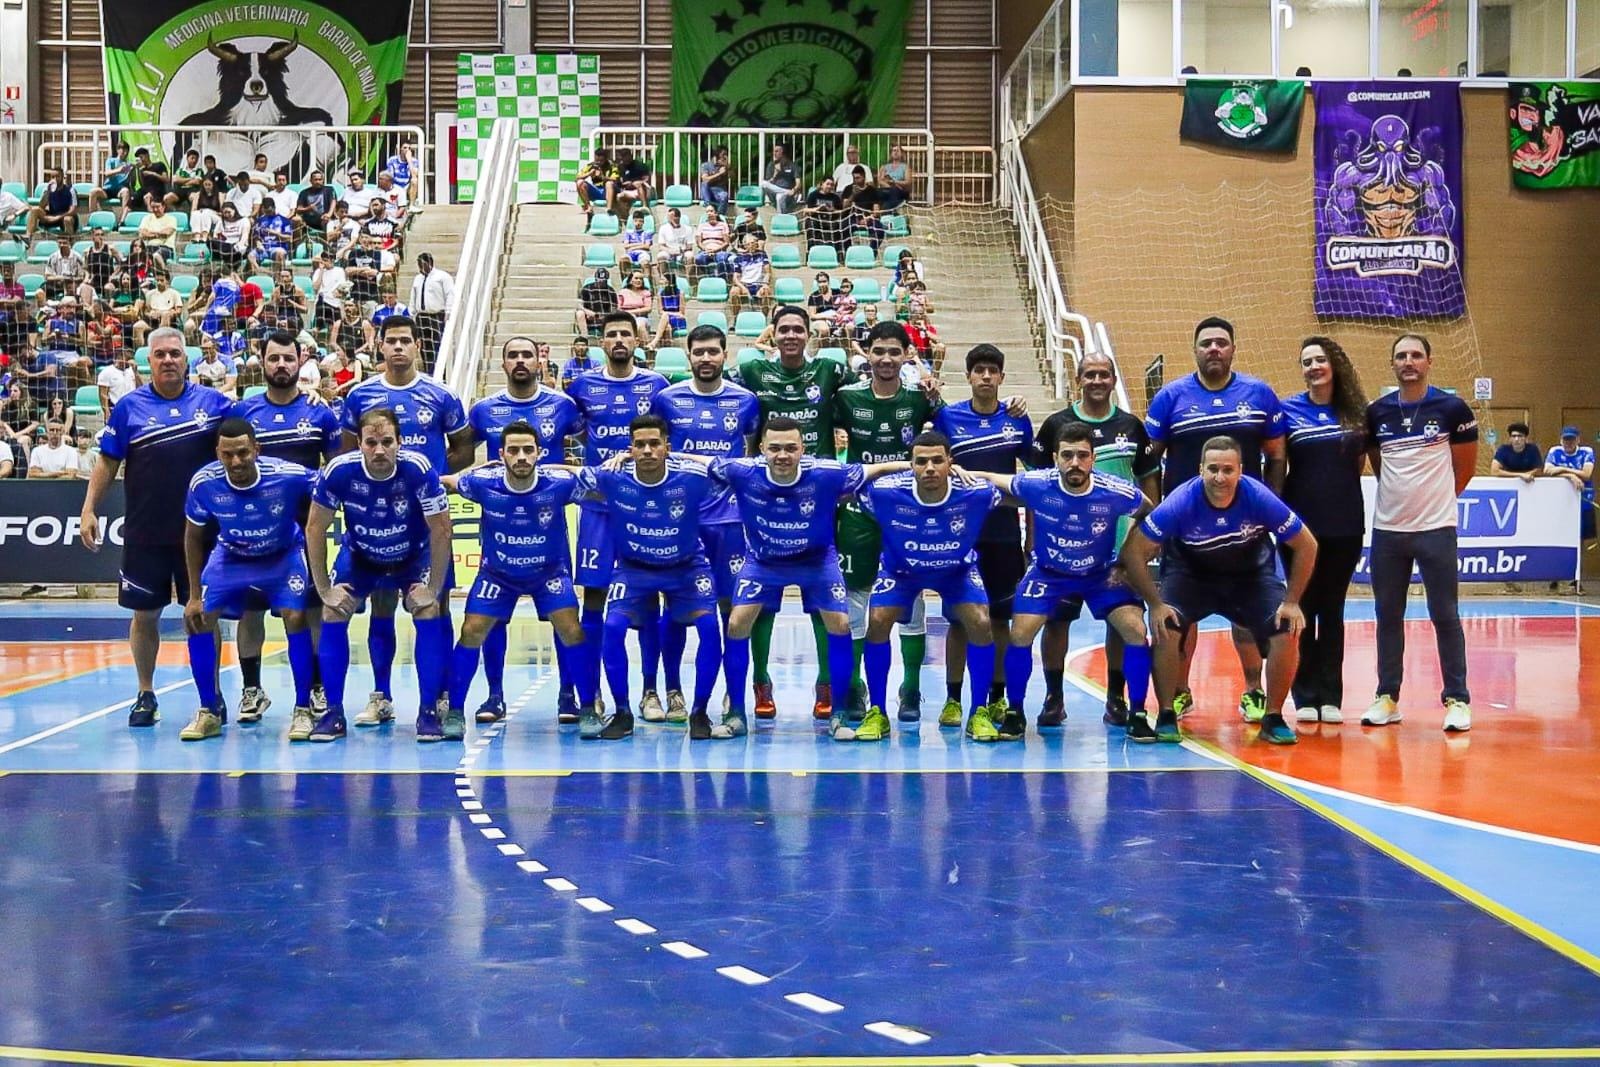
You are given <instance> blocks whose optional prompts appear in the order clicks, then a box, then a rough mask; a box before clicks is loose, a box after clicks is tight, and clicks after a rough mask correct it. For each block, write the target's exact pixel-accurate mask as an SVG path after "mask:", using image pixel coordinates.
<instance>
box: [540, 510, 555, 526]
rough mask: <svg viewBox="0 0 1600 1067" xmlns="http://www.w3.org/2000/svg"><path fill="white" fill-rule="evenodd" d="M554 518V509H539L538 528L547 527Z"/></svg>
mask: <svg viewBox="0 0 1600 1067" xmlns="http://www.w3.org/2000/svg"><path fill="white" fill-rule="evenodd" d="M555 518H556V509H555V508H540V509H539V525H540V526H549V525H550V524H551V523H552V522H554V521H555Z"/></svg>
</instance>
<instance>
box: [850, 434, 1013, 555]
mask: <svg viewBox="0 0 1600 1067" xmlns="http://www.w3.org/2000/svg"><path fill="white" fill-rule="evenodd" d="M1023 440H1024V441H1030V440H1031V438H1027V437H1025V438H1023ZM999 503H1000V491H999V490H998V489H996V488H995V487H994V486H992V485H990V484H989V483H988V482H980V483H978V484H977V485H962V484H961V483H960V482H957V481H955V480H954V479H952V480H951V482H950V491H949V492H948V493H946V494H945V497H944V499H943V500H940V501H938V502H936V503H932V504H929V503H925V502H924V501H923V500H922V498H921V497H919V496H918V495H917V482H916V476H915V475H914V474H912V473H911V472H910V471H904V472H902V473H900V474H891V475H889V476H888V477H887V478H879V479H878V480H877V481H875V482H873V483H872V484H871V485H869V486H867V487H866V488H865V489H863V490H862V491H861V504H862V506H863V507H864V508H866V510H867V513H868V514H869V515H871V516H872V517H873V518H875V519H877V520H878V529H879V530H880V531H881V532H882V534H883V570H884V572H885V573H888V574H911V573H914V572H922V571H930V570H948V569H950V568H952V567H961V566H964V565H966V564H970V563H973V562H975V561H976V560H977V558H978V554H977V553H976V552H975V551H974V550H973V549H974V546H976V545H977V543H978V533H979V531H981V530H982V529H983V524H984V521H985V520H986V519H988V517H989V513H990V512H991V511H993V510H994V508H995V506H996V505H998V504H999Z"/></svg>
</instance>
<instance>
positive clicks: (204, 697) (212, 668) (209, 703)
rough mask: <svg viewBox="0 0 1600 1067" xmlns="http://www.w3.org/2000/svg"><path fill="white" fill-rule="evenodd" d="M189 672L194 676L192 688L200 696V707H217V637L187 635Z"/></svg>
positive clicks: (211, 635)
mask: <svg viewBox="0 0 1600 1067" xmlns="http://www.w3.org/2000/svg"><path fill="white" fill-rule="evenodd" d="M189 670H190V671H191V672H193V674H194V687H195V690H196V691H197V692H198V693H199V694H200V706H201V707H202V708H207V709H213V708H215V707H216V706H217V635H216V634H214V633H203V634H190V635H189Z"/></svg>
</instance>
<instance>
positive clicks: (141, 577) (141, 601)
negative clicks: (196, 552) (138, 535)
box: [117, 544, 189, 611]
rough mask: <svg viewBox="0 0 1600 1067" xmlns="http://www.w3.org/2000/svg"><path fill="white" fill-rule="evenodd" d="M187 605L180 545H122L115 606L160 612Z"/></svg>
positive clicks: (186, 575) (185, 571)
mask: <svg viewBox="0 0 1600 1067" xmlns="http://www.w3.org/2000/svg"><path fill="white" fill-rule="evenodd" d="M174 589H176V590H177V594H178V603H179V604H187V603H188V602H189V569H188V566H187V565H186V564H185V563H184V559H183V546H182V545H181V544H178V545H124V546H123V548H122V566H121V568H120V570H119V571H118V574H117V603H118V604H119V605H120V606H122V607H124V608H127V609H128V610H129V611H160V610H161V609H162V608H164V607H166V606H167V605H168V604H170V603H172V594H173V590H174Z"/></svg>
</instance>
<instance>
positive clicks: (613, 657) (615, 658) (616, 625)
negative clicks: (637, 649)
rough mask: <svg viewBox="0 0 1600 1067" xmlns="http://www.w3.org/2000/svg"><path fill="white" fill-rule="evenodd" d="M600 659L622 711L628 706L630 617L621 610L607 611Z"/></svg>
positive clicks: (614, 698) (614, 699)
mask: <svg viewBox="0 0 1600 1067" xmlns="http://www.w3.org/2000/svg"><path fill="white" fill-rule="evenodd" d="M600 659H601V661H602V662H603V663H604V664H605V666H606V683H607V684H608V685H609V686H610V687H611V699H612V701H613V702H615V703H616V705H617V710H618V711H621V710H622V709H624V708H627V707H628V617H627V616H626V615H624V614H623V613H622V612H620V611H611V612H607V613H606V625H605V639H604V640H603V641H602V642H601V644H600Z"/></svg>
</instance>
